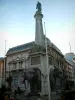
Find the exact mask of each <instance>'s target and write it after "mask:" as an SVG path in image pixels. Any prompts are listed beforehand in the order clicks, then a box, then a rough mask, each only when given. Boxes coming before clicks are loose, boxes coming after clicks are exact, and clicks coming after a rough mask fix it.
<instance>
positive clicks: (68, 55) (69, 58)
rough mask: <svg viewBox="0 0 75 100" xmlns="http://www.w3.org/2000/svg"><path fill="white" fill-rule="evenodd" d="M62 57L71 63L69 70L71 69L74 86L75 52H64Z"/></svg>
mask: <svg viewBox="0 0 75 100" xmlns="http://www.w3.org/2000/svg"><path fill="white" fill-rule="evenodd" d="M64 57H65V59H66V60H67V61H68V62H69V63H70V64H71V65H72V70H71V69H69V70H70V71H72V73H73V81H74V87H75V54H74V53H72V52H70V53H66V54H65V56H64Z"/></svg>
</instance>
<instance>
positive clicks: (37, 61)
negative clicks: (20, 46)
mask: <svg viewBox="0 0 75 100" xmlns="http://www.w3.org/2000/svg"><path fill="white" fill-rule="evenodd" d="M36 64H40V56H37V57H32V58H31V65H36Z"/></svg>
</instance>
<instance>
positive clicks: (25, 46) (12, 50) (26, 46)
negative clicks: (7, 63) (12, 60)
mask: <svg viewBox="0 0 75 100" xmlns="http://www.w3.org/2000/svg"><path fill="white" fill-rule="evenodd" d="M47 43H48V45H49V46H50V47H52V48H54V49H55V50H56V51H57V52H59V53H60V54H62V52H61V51H60V50H59V49H58V47H56V46H55V45H54V44H53V43H52V42H51V41H50V40H49V39H48V38H47ZM34 44H35V42H34V41H32V42H29V43H26V44H22V45H19V46H15V47H13V48H10V49H9V50H8V52H7V54H6V55H10V54H13V53H16V52H20V51H23V50H28V49H31V48H32V47H33V46H34ZM62 55H63V54H62Z"/></svg>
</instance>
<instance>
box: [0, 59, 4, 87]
mask: <svg viewBox="0 0 75 100" xmlns="http://www.w3.org/2000/svg"><path fill="white" fill-rule="evenodd" d="M3 82H4V58H2V57H1V58H0V88H1V86H2V84H3Z"/></svg>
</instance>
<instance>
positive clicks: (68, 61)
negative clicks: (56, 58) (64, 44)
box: [65, 59, 73, 66]
mask: <svg viewBox="0 0 75 100" xmlns="http://www.w3.org/2000/svg"><path fill="white" fill-rule="evenodd" d="M65 60H66V62H68V63H69V64H70V65H71V66H73V64H72V62H71V61H69V60H67V59H65Z"/></svg>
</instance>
